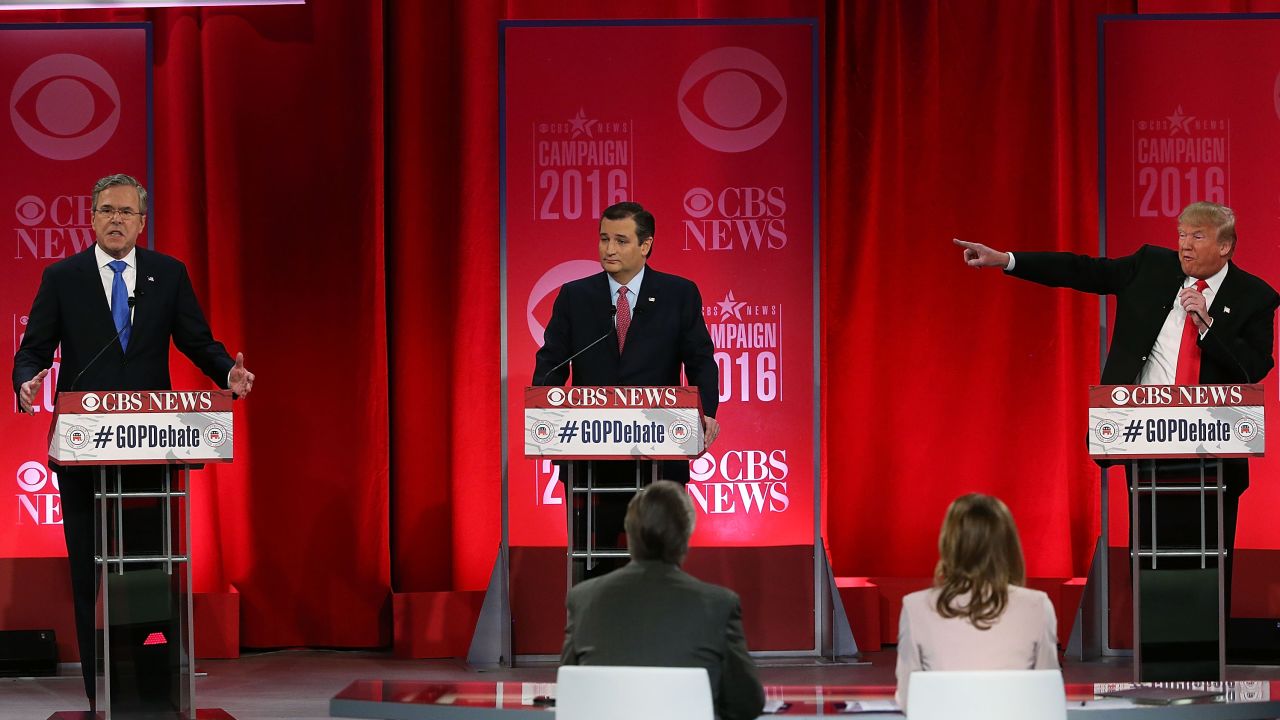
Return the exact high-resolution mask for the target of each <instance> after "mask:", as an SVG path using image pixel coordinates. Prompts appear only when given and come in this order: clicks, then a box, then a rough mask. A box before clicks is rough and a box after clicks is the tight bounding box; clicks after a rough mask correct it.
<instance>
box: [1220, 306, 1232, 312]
mask: <svg viewBox="0 0 1280 720" xmlns="http://www.w3.org/2000/svg"><path fill="white" fill-rule="evenodd" d="M1222 312H1224V313H1230V312H1231V308H1229V307H1224V308H1222Z"/></svg>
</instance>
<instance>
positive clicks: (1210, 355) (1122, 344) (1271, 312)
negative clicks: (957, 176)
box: [1010, 245, 1280, 491]
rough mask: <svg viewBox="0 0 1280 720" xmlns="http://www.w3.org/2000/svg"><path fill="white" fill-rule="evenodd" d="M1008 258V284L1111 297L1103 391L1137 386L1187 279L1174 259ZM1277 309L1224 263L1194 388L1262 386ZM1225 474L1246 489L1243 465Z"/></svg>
mask: <svg viewBox="0 0 1280 720" xmlns="http://www.w3.org/2000/svg"><path fill="white" fill-rule="evenodd" d="M1014 257H1015V261H1014V267H1013V271H1012V272H1011V273H1010V274H1012V275H1014V276H1015V277H1020V278H1024V279H1027V280H1031V281H1033V282H1038V283H1041V284H1043V285H1051V286H1053V287H1069V288H1073V289H1075V290H1082V291H1084V292H1092V293H1097V294H1099V295H1115V296H1116V316H1115V317H1116V319H1115V327H1114V329H1113V330H1112V331H1111V344H1110V346H1109V348H1108V350H1107V361H1106V363H1105V364H1104V365H1103V368H1102V384H1104V385H1131V384H1133V383H1136V382H1137V381H1138V374H1139V373H1140V372H1141V371H1142V367H1143V365H1145V364H1146V362H1147V357H1148V356H1149V355H1150V353H1151V348H1152V347H1154V346H1155V343H1156V336H1158V335H1159V334H1160V328H1161V327H1162V326H1163V325H1164V321H1165V319H1166V318H1167V317H1168V316H1169V310H1170V309H1172V307H1173V302H1174V301H1175V299H1176V297H1177V294H1178V289H1179V288H1180V287H1181V286H1182V282H1183V280H1184V279H1185V278H1186V275H1184V274H1183V272H1182V267H1181V265H1180V264H1179V262H1178V254H1177V253H1176V252H1175V251H1173V250H1170V249H1168V248H1161V247H1155V246H1153V245H1143V246H1142V247H1141V248H1139V249H1138V251H1137V252H1136V253H1134V254H1132V255H1129V256H1127V257H1122V258H1114V259H1112V258H1095V257H1088V256H1085V255H1073V254H1070V253H1014ZM1278 305H1280V295H1277V294H1276V291H1275V290H1273V289H1272V288H1271V286H1270V285H1268V284H1267V283H1266V282H1264V281H1263V280H1262V279H1260V278H1258V277H1256V276H1254V275H1250V274H1249V273H1247V272H1245V271H1244V270H1241V269H1240V268H1239V267H1238V266H1237V265H1236V264H1235V263H1230V267H1229V269H1228V270H1227V274H1226V276H1225V277H1223V279H1222V287H1220V288H1219V289H1218V293H1217V295H1216V296H1215V297H1214V298H1213V303H1212V305H1210V307H1209V316H1210V317H1211V318H1212V319H1213V327H1212V328H1210V330H1209V332H1207V333H1205V336H1204V337H1203V338H1201V339H1200V341H1199V345H1200V382H1201V383H1256V382H1262V379H1263V378H1264V377H1266V375H1267V373H1269V372H1271V368H1272V367H1274V366H1275V358H1274V356H1273V355H1272V350H1271V347H1272V342H1273V340H1274V334H1275V314H1276V307H1277V306H1278ZM1224 474H1225V475H1226V476H1227V477H1226V480H1227V485H1228V487H1230V488H1232V489H1235V490H1236V491H1243V490H1244V488H1245V487H1247V486H1248V484H1249V476H1248V465H1247V463H1245V462H1243V461H1241V462H1228V463H1225V465H1224Z"/></svg>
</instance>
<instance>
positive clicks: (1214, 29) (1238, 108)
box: [1082, 15, 1280, 548]
mask: <svg viewBox="0 0 1280 720" xmlns="http://www.w3.org/2000/svg"><path fill="white" fill-rule="evenodd" d="M1277 37H1280V19H1276V18H1244V17H1235V18H1224V17H1223V16H1220V15H1219V16H1200V17H1196V18H1162V19H1142V18H1133V19H1127V18H1126V19H1113V20H1110V21H1108V22H1106V23H1104V24H1103V43H1104V48H1103V51H1104V65H1103V73H1104V78H1103V79H1104V88H1105V95H1104V97H1103V103H1104V105H1103V118H1104V121H1103V122H1104V125H1103V139H1104V148H1103V153H1104V157H1103V161H1104V163H1105V164H1104V168H1105V170H1104V172H1105V177H1104V181H1105V184H1104V187H1105V192H1104V198H1103V199H1104V202H1105V204H1104V210H1103V212H1104V218H1105V225H1104V228H1105V233H1106V235H1105V250H1106V254H1107V255H1110V256H1122V255H1128V254H1130V253H1132V252H1133V251H1134V250H1136V249H1137V248H1138V247H1139V246H1141V245H1143V244H1152V245H1161V246H1164V247H1174V245H1175V243H1176V242H1177V229H1176V226H1177V217H1178V213H1179V212H1181V210H1182V208H1184V207H1186V205H1188V204H1189V203H1192V202H1195V201H1198V200H1209V201H1213V202H1220V203H1225V204H1226V205H1228V206H1230V207H1231V208H1232V209H1233V210H1235V211H1236V217H1237V223H1236V229H1237V232H1238V236H1239V237H1238V247H1237V250H1236V253H1235V257H1234V258H1233V260H1234V261H1235V262H1236V263H1238V264H1239V265H1240V267H1241V268H1243V269H1245V270H1247V271H1249V272H1251V273H1253V274H1255V275H1258V276H1259V277H1261V278H1262V279H1263V280H1266V281H1267V282H1268V283H1270V284H1271V286H1272V287H1280V242H1278V241H1280V193H1278V192H1277V188H1280V164H1277V163H1276V161H1275V158H1276V157H1280V60H1277V58H1276V52H1275V46H1276V38H1277ZM1193 46H1197V47H1218V48H1231V51H1230V52H1219V53H1188V52H1185V50H1186V48H1189V47H1193ZM1276 376H1277V374H1276V371H1274V370H1273V371H1272V372H1271V374H1270V375H1268V376H1267V379H1266V387H1267V403H1266V414H1267V417H1268V419H1269V420H1270V421H1271V423H1273V427H1280V425H1274V424H1275V423H1280V415H1278V414H1277V412H1276V410H1277V398H1276V387H1277V384H1276ZM1082 397H1083V396H1082ZM1267 446H1268V450H1269V451H1274V449H1275V445H1274V443H1270V442H1268V443H1267ZM1250 467H1251V474H1250V478H1251V482H1250V486H1249V490H1248V492H1246V493H1245V494H1244V496H1243V498H1242V499H1241V503H1240V519H1239V527H1238V528H1237V531H1236V547H1239V548H1280V524H1277V523H1275V522H1274V521H1273V520H1272V518H1271V516H1272V514H1273V512H1274V508H1276V507H1278V506H1280V483H1277V482H1276V474H1277V471H1280V463H1278V462H1277V460H1276V457H1275V455H1274V454H1272V455H1271V456H1269V457H1266V458H1262V459H1255V460H1252V461H1250ZM1117 477H1118V478H1120V479H1119V480H1115V481H1113V482H1112V483H1111V485H1112V488H1111V489H1112V504H1111V506H1112V507H1113V508H1120V511H1119V512H1113V513H1112V514H1111V533H1112V537H1113V538H1117V542H1119V543H1120V544H1123V543H1122V542H1121V541H1122V539H1123V538H1124V537H1126V535H1125V533H1126V531H1127V528H1128V519H1127V515H1126V513H1125V512H1124V507H1125V503H1126V502H1127V499H1126V495H1125V487H1124V480H1123V476H1122V475H1117Z"/></svg>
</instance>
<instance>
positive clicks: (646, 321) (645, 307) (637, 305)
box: [623, 267, 662, 355]
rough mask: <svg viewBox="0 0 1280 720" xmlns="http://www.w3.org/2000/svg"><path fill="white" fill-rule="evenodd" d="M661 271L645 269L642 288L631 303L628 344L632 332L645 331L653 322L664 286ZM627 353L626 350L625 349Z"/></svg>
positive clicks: (641, 282)
mask: <svg viewBox="0 0 1280 720" xmlns="http://www.w3.org/2000/svg"><path fill="white" fill-rule="evenodd" d="M658 275H659V273H658V271H657V270H654V269H653V268H650V267H646V268H645V271H644V279H643V280H642V281H640V290H639V292H637V293H636V298H635V302H633V303H632V304H631V328H630V329H629V330H627V346H628V347H630V346H631V334H632V333H635V332H637V331H638V332H640V333H643V332H644V329H645V328H647V327H649V325H651V324H652V323H653V314H654V313H655V312H656V311H657V309H658V307H657V306H658V305H659V303H660V300H659V294H660V288H661V287H662V281H661V280H660V279H659V277H658ZM623 354H624V355H625V354H626V351H625V350H624V351H623Z"/></svg>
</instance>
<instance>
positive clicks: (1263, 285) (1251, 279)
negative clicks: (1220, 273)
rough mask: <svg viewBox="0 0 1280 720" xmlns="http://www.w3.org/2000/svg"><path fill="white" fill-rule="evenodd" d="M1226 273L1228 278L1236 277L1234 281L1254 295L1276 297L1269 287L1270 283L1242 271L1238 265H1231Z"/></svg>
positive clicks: (1273, 289) (1274, 291) (1272, 289)
mask: <svg viewBox="0 0 1280 720" xmlns="http://www.w3.org/2000/svg"><path fill="white" fill-rule="evenodd" d="M1227 273H1228V276H1230V275H1231V274H1235V275H1236V276H1237V278H1236V279H1237V280H1238V281H1239V282H1240V283H1242V284H1244V285H1246V286H1248V287H1250V288H1251V291H1252V292H1254V293H1258V294H1265V295H1266V296H1267V297H1269V298H1274V297H1276V294H1277V293H1276V290H1275V288H1273V287H1272V286H1271V283H1269V282H1267V281H1266V280H1263V279H1262V278H1260V277H1258V276H1257V275H1254V274H1253V273H1251V272H1249V271H1248V270H1244V269H1243V268H1241V267H1240V266H1239V265H1237V264H1235V262H1232V263H1231V269H1230V270H1228V271H1227Z"/></svg>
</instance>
